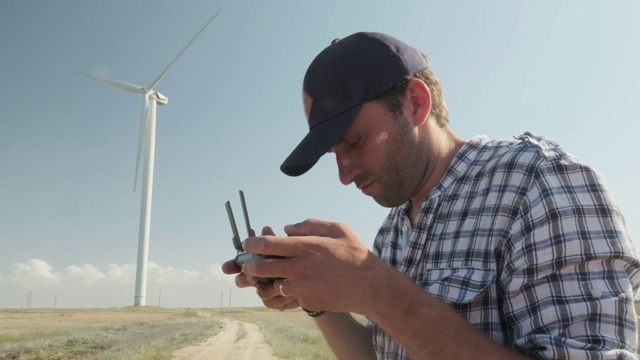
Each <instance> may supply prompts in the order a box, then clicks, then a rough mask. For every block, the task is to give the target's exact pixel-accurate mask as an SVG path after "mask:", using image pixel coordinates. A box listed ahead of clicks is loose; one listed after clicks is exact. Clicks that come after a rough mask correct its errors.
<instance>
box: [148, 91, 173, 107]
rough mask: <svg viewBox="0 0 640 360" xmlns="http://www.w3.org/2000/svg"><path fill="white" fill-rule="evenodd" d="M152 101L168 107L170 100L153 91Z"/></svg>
mask: <svg viewBox="0 0 640 360" xmlns="http://www.w3.org/2000/svg"><path fill="white" fill-rule="evenodd" d="M150 98H151V99H153V100H155V101H156V104H158V105H167V103H168V102H169V98H168V97H166V96H164V95H162V94H161V93H159V92H157V91H155V90H153V92H152V93H151V96H150Z"/></svg>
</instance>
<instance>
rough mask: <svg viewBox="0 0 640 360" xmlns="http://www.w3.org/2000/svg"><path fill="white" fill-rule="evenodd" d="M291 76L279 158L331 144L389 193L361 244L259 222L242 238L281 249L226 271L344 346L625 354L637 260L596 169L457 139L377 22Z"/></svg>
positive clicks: (334, 228)
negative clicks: (293, 115) (293, 97)
mask: <svg viewBox="0 0 640 360" xmlns="http://www.w3.org/2000/svg"><path fill="white" fill-rule="evenodd" d="M303 90H304V94H303V97H304V107H305V112H306V116H307V119H308V121H309V128H310V130H309V133H308V134H307V136H306V137H305V138H304V139H303V140H302V141H301V143H300V144H299V145H298V147H297V148H296V149H295V150H294V151H293V152H292V153H291V155H290V156H289V157H288V158H287V159H286V160H285V162H284V163H283V164H282V166H281V170H282V171H283V172H284V173H286V174H287V175H292V176H298V175H301V174H303V173H305V172H306V171H308V170H309V169H310V168H311V167H312V166H313V165H314V164H315V163H316V162H317V161H318V159H319V158H320V157H321V156H322V155H323V154H325V153H326V152H332V153H333V154H334V155H335V157H336V161H337V165H338V169H339V175H340V181H341V182H342V183H343V184H345V185H348V184H351V183H355V185H356V186H357V187H358V189H360V190H361V191H362V192H363V193H364V194H366V195H368V196H371V197H372V198H374V199H375V200H376V202H378V203H379V204H380V205H382V206H385V207H390V208H391V210H390V213H389V215H388V217H387V219H386V221H385V222H384V223H383V224H382V226H381V227H380V230H379V232H378V235H377V237H376V239H375V243H374V249H373V252H370V251H368V250H367V249H366V247H365V246H364V245H363V244H362V242H360V240H358V238H357V237H356V236H355V234H353V233H352V232H351V231H350V230H349V228H348V227H347V226H346V225H344V224H338V223H328V222H323V221H318V220H307V221H304V222H302V223H299V224H295V225H289V226H286V227H285V229H284V230H285V232H286V234H287V235H288V236H286V237H283V236H275V234H274V233H273V231H272V230H271V229H270V228H268V227H267V228H265V229H264V230H263V236H260V237H254V238H249V239H247V240H245V242H244V244H243V246H244V249H245V250H246V251H248V252H251V253H256V254H263V255H277V256H281V257H285V258H279V259H273V258H271V259H260V260H254V261H249V262H247V263H245V264H244V266H243V268H242V269H240V268H239V267H238V266H237V265H235V263H234V262H233V261H229V262H227V263H225V264H224V266H223V271H224V272H225V273H228V274H233V273H239V272H241V271H242V272H241V273H240V274H239V275H238V276H237V277H236V284H237V285H238V286H240V287H248V286H255V287H256V288H257V290H258V295H259V296H260V298H261V299H262V300H263V302H264V304H265V305H266V306H268V307H271V308H275V309H281V310H284V309H291V308H295V307H298V306H301V307H302V308H304V309H305V310H306V311H307V312H308V313H309V314H310V315H311V316H313V317H314V319H315V320H316V323H317V325H318V326H319V328H320V329H321V331H322V332H323V334H324V336H325V338H326V339H327V342H328V343H329V345H330V346H331V348H332V349H333V351H334V352H335V354H336V356H338V357H339V358H344V359H359V358H373V357H375V356H377V357H378V358H381V359H382V358H383V359H397V358H416V359H426V358H430V359H517V358H525V357H531V358H539V359H619V358H624V357H627V358H633V357H635V355H634V354H635V349H636V343H637V322H636V313H635V310H634V306H633V300H634V295H635V293H636V291H637V290H638V286H639V285H640V271H639V270H640V263H639V262H638V259H637V258H636V255H635V251H634V249H633V246H632V243H631V240H630V237H629V235H628V232H627V230H626V225H625V223H624V219H623V217H622V214H621V213H620V210H619V209H618V207H617V206H616V205H615V204H614V201H613V199H612V197H611V194H610V193H609V192H608V191H607V189H606V188H605V186H604V181H603V180H602V178H601V177H600V176H599V175H598V174H597V173H596V172H595V171H594V170H592V169H591V168H589V167H588V166H586V165H585V164H583V163H581V162H580V161H578V160H577V159H576V158H575V157H573V156H572V155H569V154H567V153H566V152H565V151H564V150H563V149H562V148H561V147H560V146H558V145H557V144H555V143H554V142H552V141H551V140H548V139H546V138H543V137H537V136H534V135H532V134H530V133H525V134H523V135H521V136H519V137H517V138H516V139H515V140H511V141H492V140H489V139H487V138H486V137H476V138H473V139H471V140H468V141H465V140H463V139H461V138H460V137H458V136H457V135H456V134H455V133H454V132H453V130H452V129H451V128H450V127H449V125H448V111H447V107H446V104H445V102H444V99H443V96H442V89H441V87H440V83H439V81H438V80H437V78H436V77H435V76H434V75H433V73H432V72H431V71H430V70H429V69H428V64H427V58H426V56H424V55H423V54H421V53H420V52H419V51H418V50H416V49H414V48H412V47H410V46H408V45H407V44H405V43H403V42H401V41H399V40H397V39H395V38H393V37H391V36H388V35H385V34H380V33H356V34H353V35H351V36H348V37H346V38H344V39H341V40H336V41H334V42H333V43H332V44H331V45H330V46H329V47H327V48H326V49H325V50H324V51H322V52H321V53H320V54H319V55H318V56H317V57H316V58H315V60H314V61H313V62H312V63H311V65H310V66H309V69H308V70H307V73H306V76H305V79H304V89H303ZM260 278H277V280H275V282H274V283H272V284H263V283H261V282H259V281H258V280H259V279H260ZM320 310H322V311H320ZM324 310H326V312H325V311H324ZM349 313H359V314H364V315H366V316H367V317H368V319H369V324H368V326H363V325H361V324H360V323H358V322H357V321H355V320H354V319H353V317H351V315H350V314H349Z"/></svg>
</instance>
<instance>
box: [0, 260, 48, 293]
mask: <svg viewBox="0 0 640 360" xmlns="http://www.w3.org/2000/svg"><path fill="white" fill-rule="evenodd" d="M13 267H14V270H13V271H12V272H11V273H9V275H8V276H7V279H8V280H9V281H10V282H12V283H14V284H24V285H26V286H27V287H39V286H45V287H46V286H52V285H56V284H57V283H58V282H59V281H60V274H58V273H56V272H53V267H52V266H51V265H49V264H47V262H46V261H43V260H40V259H29V260H27V262H26V263H14V264H13Z"/></svg>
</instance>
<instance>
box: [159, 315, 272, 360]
mask: <svg viewBox="0 0 640 360" xmlns="http://www.w3.org/2000/svg"><path fill="white" fill-rule="evenodd" d="M222 321H223V322H224V324H225V327H224V330H222V331H221V332H220V333H218V334H217V335H216V336H214V337H212V338H209V339H208V340H206V341H205V342H203V343H200V344H198V345H195V346H189V347H186V348H182V349H179V350H176V351H175V352H174V353H173V357H172V358H171V359H172V360H209V359H214V360H215V359H225V360H227V359H228V360H252V359H260V360H278V358H277V357H276V356H275V355H273V349H272V348H271V346H269V344H267V342H266V341H265V339H264V335H262V333H261V332H260V327H259V326H258V325H256V324H251V323H245V322H240V321H235V320H224V319H223V320H222ZM241 326H242V327H244V330H245V333H246V335H245V336H243V337H242V338H241V339H238V332H239V330H240V327H241Z"/></svg>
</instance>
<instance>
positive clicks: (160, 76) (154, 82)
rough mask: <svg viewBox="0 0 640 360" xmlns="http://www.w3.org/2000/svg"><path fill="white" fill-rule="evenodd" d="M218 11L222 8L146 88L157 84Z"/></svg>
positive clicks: (210, 20)
mask: <svg viewBox="0 0 640 360" xmlns="http://www.w3.org/2000/svg"><path fill="white" fill-rule="evenodd" d="M220 11H222V9H220V10H218V12H216V13H215V14H214V15H213V16H212V17H211V19H209V21H207V23H206V24H204V26H203V27H202V29H200V31H198V33H197V34H196V35H195V36H194V37H193V38H192V39H191V41H189V42H188V43H187V45H185V47H184V48H182V50H181V51H180V52H179V53H178V55H177V56H176V57H175V58H174V59H173V60H172V61H171V62H170V63H169V65H167V67H166V68H164V70H162V72H161V73H160V75H158V76H157V77H156V78H155V79H154V80H153V81H152V82H151V83H150V84H149V86H147V89H149V90H151V89H153V88H154V87H155V86H156V85H158V83H159V82H160V80H162V78H163V77H164V75H165V74H166V73H167V72H168V71H169V69H171V67H172V66H173V64H175V62H176V61H178V58H179V57H180V56H181V55H182V53H183V52H184V51H185V50H187V48H188V47H189V45H191V43H192V42H193V41H194V40H195V39H196V38H197V37H198V36H199V35H200V33H202V32H203V31H204V29H206V27H207V26H209V24H210V23H211V22H212V21H213V19H215V18H216V16H218V14H220Z"/></svg>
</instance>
